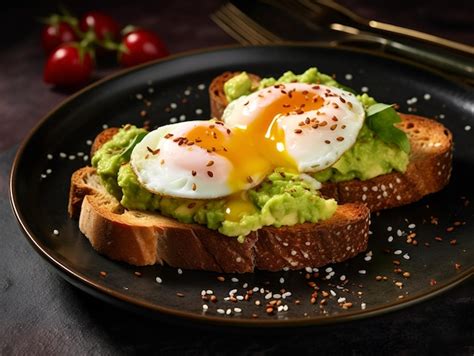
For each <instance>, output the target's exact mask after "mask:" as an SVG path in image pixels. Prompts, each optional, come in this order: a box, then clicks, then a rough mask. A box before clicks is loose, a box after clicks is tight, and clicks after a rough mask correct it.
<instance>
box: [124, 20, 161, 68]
mask: <svg viewBox="0 0 474 356" xmlns="http://www.w3.org/2000/svg"><path fill="white" fill-rule="evenodd" d="M121 47H122V48H123V50H122V52H121V53H120V55H119V61H120V64H122V65H123V66H125V67H131V66H134V65H137V64H140V63H145V62H148V61H151V60H153V59H158V58H162V57H165V56H167V55H168V54H169V52H168V50H167V49H166V46H165V45H164V43H163V42H162V41H161V39H160V38H159V37H158V36H157V35H155V34H154V33H153V32H150V31H146V30H141V29H137V30H133V31H131V32H129V33H127V34H126V35H125V36H124V37H123V39H122V44H121Z"/></svg>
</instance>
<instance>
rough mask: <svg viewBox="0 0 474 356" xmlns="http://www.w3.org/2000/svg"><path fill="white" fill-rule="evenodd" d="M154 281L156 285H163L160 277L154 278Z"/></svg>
mask: <svg viewBox="0 0 474 356" xmlns="http://www.w3.org/2000/svg"><path fill="white" fill-rule="evenodd" d="M155 280H156V283H159V284H161V283H163V280H162V279H161V278H160V277H156V278H155Z"/></svg>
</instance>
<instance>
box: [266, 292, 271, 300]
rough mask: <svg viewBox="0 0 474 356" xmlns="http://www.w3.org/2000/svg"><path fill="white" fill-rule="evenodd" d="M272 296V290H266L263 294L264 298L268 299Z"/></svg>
mask: <svg viewBox="0 0 474 356" xmlns="http://www.w3.org/2000/svg"><path fill="white" fill-rule="evenodd" d="M271 297H272V292H268V293H267V294H266V295H265V299H267V300H268V299H270V298H271Z"/></svg>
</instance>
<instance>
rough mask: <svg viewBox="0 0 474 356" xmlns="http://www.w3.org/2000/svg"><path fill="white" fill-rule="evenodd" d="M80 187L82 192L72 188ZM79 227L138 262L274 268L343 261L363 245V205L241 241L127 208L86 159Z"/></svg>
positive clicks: (109, 251)
mask: <svg viewBox="0 0 474 356" xmlns="http://www.w3.org/2000/svg"><path fill="white" fill-rule="evenodd" d="M77 192H81V194H82V196H74V194H76V193H77ZM81 199H82V203H81V206H80V213H79V228H80V230H81V231H82V232H83V233H84V235H86V237H87V238H88V239H89V241H90V243H91V245H92V246H93V247H94V249H96V250H97V251H98V252H99V253H101V254H103V255H105V256H107V257H109V258H111V259H113V260H117V261H123V262H126V263H129V264H133V265H137V266H143V265H153V264H163V263H166V264H168V265H170V266H172V267H180V268H186V269H200V270H207V271H217V272H229V273H230V272H236V273H244V272H252V271H254V270H255V269H260V270H268V271H279V270H282V269H284V268H289V269H302V268H305V267H320V266H323V265H326V264H328V263H334V262H340V261H344V260H346V259H348V258H351V257H353V256H355V255H357V254H358V253H360V252H362V251H364V250H365V249H366V248H367V240H368V229H369V215H370V213H369V210H368V209H367V208H366V207H365V206H364V205H363V204H345V205H342V206H338V208H337V211H336V213H335V214H334V215H333V216H332V217H331V218H330V219H328V220H325V221H323V222H321V223H318V224H311V223H304V224H299V225H295V226H291V227H281V228H275V227H264V228H262V229H260V230H258V231H256V232H252V233H251V234H249V235H248V236H247V237H246V239H245V242H244V243H239V242H238V241H237V239H236V238H233V237H228V236H224V235H222V234H220V233H218V232H216V231H213V230H210V229H207V228H206V227H204V226H201V225H197V224H183V223H180V222H178V221H177V220H174V219H171V218H167V217H164V216H161V215H159V214H156V213H150V212H141V211H131V210H126V209H124V208H123V207H122V206H121V205H120V203H119V202H118V201H117V200H116V199H115V198H114V197H112V196H111V195H110V194H108V193H107V191H106V190H105V188H104V187H103V186H102V185H101V183H100V179H99V177H98V176H97V174H96V172H95V168H92V167H84V168H81V169H79V170H77V171H76V172H75V173H74V174H73V176H72V178H71V196H70V202H71V201H75V202H76V204H71V205H70V209H69V212H70V213H72V214H76V213H78V211H77V210H76V208H74V209H71V206H77V201H78V200H81Z"/></svg>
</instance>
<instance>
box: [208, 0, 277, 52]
mask: <svg viewBox="0 0 474 356" xmlns="http://www.w3.org/2000/svg"><path fill="white" fill-rule="evenodd" d="M211 19H212V20H213V21H214V22H215V23H216V24H217V25H218V26H220V27H221V28H222V29H223V30H224V31H225V32H226V33H228V34H229V35H230V36H232V37H233V38H234V39H236V40H237V41H239V42H240V43H242V44H244V45H247V44H268V43H272V42H280V41H282V39H281V38H280V37H278V36H277V35H275V34H273V33H272V32H270V31H268V30H266V29H265V28H263V27H262V26H260V25H259V24H257V23H256V22H255V21H253V20H252V19H251V18H249V17H248V16H247V15H246V14H244V13H243V12H242V11H240V10H239V9H238V8H237V7H235V6H234V5H233V4H231V3H226V4H224V5H223V6H221V7H220V8H219V9H218V10H217V11H216V12H215V13H213V14H212V15H211Z"/></svg>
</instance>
